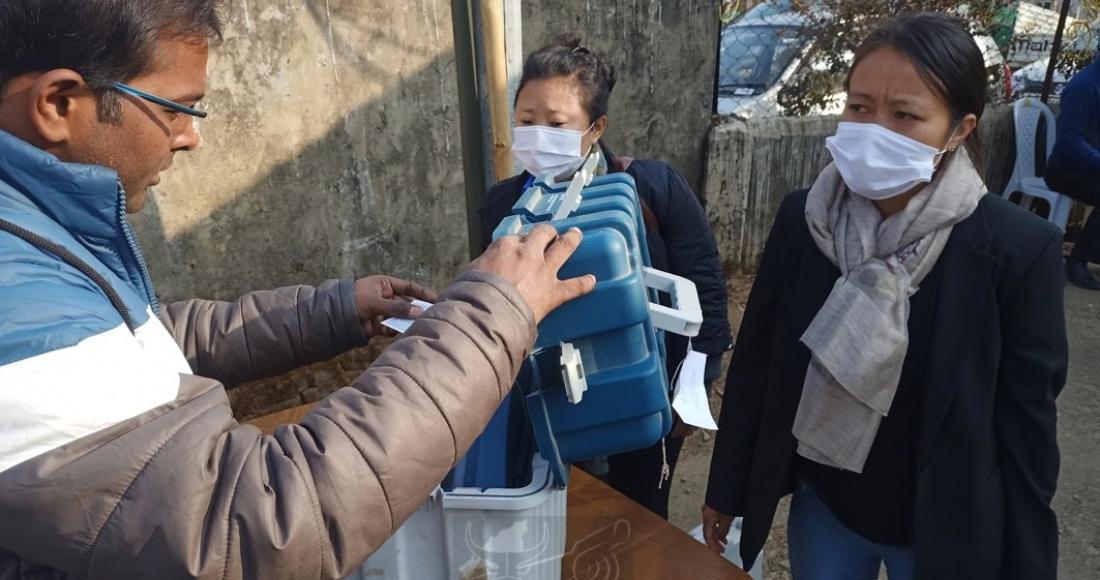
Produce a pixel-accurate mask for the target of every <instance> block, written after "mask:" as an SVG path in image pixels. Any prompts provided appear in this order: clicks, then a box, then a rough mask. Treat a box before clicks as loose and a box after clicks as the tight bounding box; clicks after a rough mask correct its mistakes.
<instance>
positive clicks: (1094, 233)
mask: <svg viewBox="0 0 1100 580" xmlns="http://www.w3.org/2000/svg"><path fill="white" fill-rule="evenodd" d="M1051 177H1053V176H1051ZM1051 177H1048V179H1047V182H1048V185H1050V186H1051V188H1052V189H1054V190H1055V191H1057V192H1059V193H1061V194H1062V195H1066V196H1069V197H1071V198H1073V199H1074V200H1076V201H1079V202H1081V203H1084V204H1086V205H1091V206H1093V211H1092V215H1091V216H1089V218H1088V220H1087V221H1086V222H1085V227H1084V228H1082V230H1081V233H1080V235H1078V236H1077V240H1076V242H1075V243H1074V245H1073V251H1072V252H1070V255H1069V256H1066V279H1067V280H1069V281H1070V283H1072V284H1074V285H1076V286H1080V287H1082V288H1087V289H1089V290H1100V279H1098V278H1097V277H1096V276H1095V275H1093V274H1092V273H1091V272H1089V268H1088V264H1089V262H1092V263H1094V264H1100V212H1098V211H1096V207H1097V205H1100V177H1096V176H1088V175H1059V176H1057V178H1051Z"/></svg>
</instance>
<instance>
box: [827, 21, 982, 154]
mask: <svg viewBox="0 0 1100 580" xmlns="http://www.w3.org/2000/svg"><path fill="white" fill-rule="evenodd" d="M885 47H889V48H893V49H894V50H897V51H898V52H900V53H902V54H904V55H905V56H906V57H908V58H909V60H910V61H912V62H913V66H914V67H916V69H917V73H918V74H920V76H921V78H923V79H924V81H925V82H926V83H928V86H930V87H932V90H933V91H935V92H936V93H938V94H939V96H940V97H941V98H942V99H943V100H944V101H945V102H946V103H947V105H948V107H949V108H950V109H951V116H952V119H953V120H954V121H955V122H956V123H958V122H960V121H962V119H963V117H965V116H967V115H969V114H974V115H975V116H976V117H978V118H979V119H981V118H982V113H983V112H984V111H985V102H986V93H987V91H988V90H989V88H988V84H987V79H986V71H985V58H984V57H983V56H982V51H981V49H980V48H978V43H977V42H975V41H974V37H973V36H972V35H971V34H970V31H969V30H967V27H966V25H965V24H964V23H963V22H962V21H960V20H958V19H957V18H954V17H951V16H948V15H946V14H940V13H936V12H922V13H919V14H911V15H904V16H899V17H897V18H894V19H892V20H889V21H887V22H886V23H885V24H883V25H882V26H880V27H879V28H877V29H876V30H875V31H874V32H872V33H871V34H870V35H869V36H868V37H867V39H866V40H864V41H863V44H861V45H860V47H859V49H857V50H856V53H855V59H854V60H853V61H852V67H851V69H849V71H848V79H847V80H846V81H845V88H847V87H848V85H849V84H850V82H851V80H852V71H854V70H855V68H856V66H858V65H859V62H860V61H861V60H863V58H864V57H866V56H867V55H868V54H870V53H872V52H874V51H876V50H878V49H880V48H885ZM966 147H967V149H968V150H969V151H970V157H971V160H972V161H973V162H974V164H975V165H976V166H978V167H979V168H980V162H981V158H980V156H979V154H980V152H981V147H980V143H979V141H978V132H977V131H972V132H971V133H970V137H969V138H967V141H966ZM979 171H980V169H979Z"/></svg>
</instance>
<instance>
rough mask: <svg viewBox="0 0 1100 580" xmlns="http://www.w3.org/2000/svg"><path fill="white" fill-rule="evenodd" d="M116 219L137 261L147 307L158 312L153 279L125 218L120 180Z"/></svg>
mask: <svg viewBox="0 0 1100 580" xmlns="http://www.w3.org/2000/svg"><path fill="white" fill-rule="evenodd" d="M118 197H119V200H118V201H119V203H118V221H119V223H120V224H121V228H122V237H123V238H124V239H125V240H126V245H128V246H129V247H130V255H131V257H132V258H133V259H134V261H135V262H137V266H138V273H139V274H140V275H141V283H142V285H144V286H145V298H146V299H147V300H148V301H149V307H150V308H152V309H153V314H155V315H159V314H160V302H158V301H157V296H156V294H154V292H153V279H152V277H150V276H149V268H148V267H146V265H145V256H144V255H142V253H141V246H139V245H138V242H137V237H136V236H134V231H133V228H131V227H130V221H129V220H128V219H126V190H125V189H123V187H122V182H121V181H120V182H119V183H118Z"/></svg>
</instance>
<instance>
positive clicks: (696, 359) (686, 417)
mask: <svg viewBox="0 0 1100 580" xmlns="http://www.w3.org/2000/svg"><path fill="white" fill-rule="evenodd" d="M706 369H707V355H705V354H703V353H701V352H695V351H694V350H689V351H688V354H687V357H686V358H685V359H684V363H683V366H681V367H680V377H679V379H677V381H676V395H675V396H674V397H673V399H672V408H673V409H675V410H676V413H677V414H679V415H680V419H681V420H682V421H683V422H684V423H687V424H688V425H691V426H693V427H701V428H703V429H710V430H711V431H717V430H718V424H716V423H715V422H714V417H713V416H711V414H710V402H709V401H707V389H706V386H705V385H704V384H703V375H704V373H705V372H706Z"/></svg>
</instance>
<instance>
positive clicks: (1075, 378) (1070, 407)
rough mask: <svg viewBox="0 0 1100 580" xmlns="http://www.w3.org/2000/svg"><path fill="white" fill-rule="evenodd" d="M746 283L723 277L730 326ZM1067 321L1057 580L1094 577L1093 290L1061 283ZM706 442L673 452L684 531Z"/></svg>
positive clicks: (776, 549)
mask: <svg viewBox="0 0 1100 580" xmlns="http://www.w3.org/2000/svg"><path fill="white" fill-rule="evenodd" d="M1098 273H1100V272H1098ZM751 284H752V278H751V277H737V278H733V279H731V280H730V283H729V290H730V320H731V321H732V322H733V324H734V325H735V328H736V325H739V324H740V321H741V316H742V314H743V313H744V307H745V301H746V299H747V297H748V290H749V287H750V286H751ZM1066 321H1067V325H1068V328H1069V339H1070V369H1069V381H1068V383H1067V384H1066V387H1065V390H1064V391H1062V395H1061V397H1060V398H1059V399H1058V411H1059V412H1058V415H1059V423H1058V438H1059V443H1060V445H1061V451H1062V470H1061V476H1060V479H1059V483H1058V494H1057V496H1056V497H1055V499H1054V509H1055V511H1056V512H1057V514H1058V521H1059V531H1060V545H1059V548H1060V549H1059V552H1060V555H1059V574H1058V577H1059V578H1060V579H1063V580H1091V579H1100V451H1098V450H1100V292H1089V291H1086V290H1081V289H1079V288H1076V287H1073V286H1068V285H1067V287H1066ZM719 387H720V385H719ZM720 390H721V389H720V388H719V389H716V390H715V392H714V393H713V395H712V397H711V408H712V410H713V412H714V416H715V418H717V417H718V409H719V407H720V406H721V393H720ZM713 446H714V438H713V435H711V434H709V433H697V434H696V435H695V436H694V437H692V438H691V439H690V440H689V441H688V443H687V444H686V445H685V446H684V450H683V452H682V455H681V457H680V463H679V466H678V467H677V469H676V478H675V482H674V485H675V487H674V488H673V490H672V502H671V506H670V513H669V517H670V519H671V520H672V522H673V523H675V524H676V525H678V526H680V527H681V528H683V529H685V530H690V529H692V528H694V527H695V526H697V525H699V523H700V519H699V506H700V505H702V503H703V496H704V493H705V491H706V482H707V472H708V471H709V469H710V454H711V450H712V448H713ZM787 506H788V504H787V501H786V500H784V501H783V503H782V504H781V505H780V509H779V513H778V514H776V518H775V523H774V526H773V527H772V533H771V537H770V538H769V540H768V544H767V545H766V546H765V548H764V553H765V563H764V577H765V578H767V579H768V580H789V579H790V569H789V564H788V562H787V547H786V541H787V525H786V518H787ZM883 577H885V576H883Z"/></svg>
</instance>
